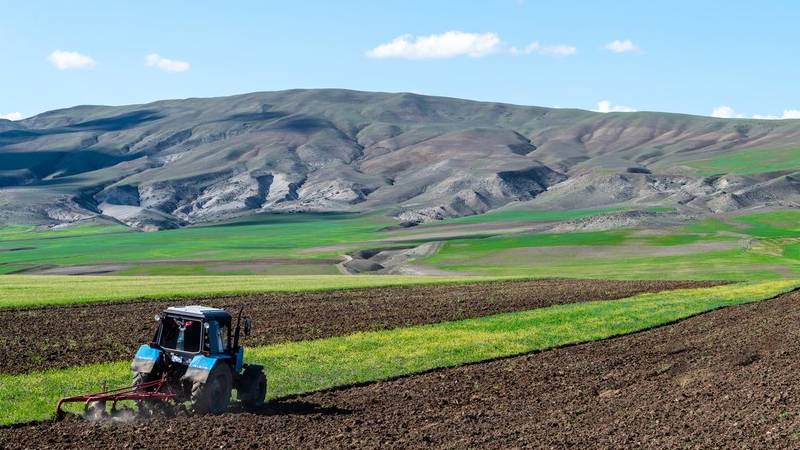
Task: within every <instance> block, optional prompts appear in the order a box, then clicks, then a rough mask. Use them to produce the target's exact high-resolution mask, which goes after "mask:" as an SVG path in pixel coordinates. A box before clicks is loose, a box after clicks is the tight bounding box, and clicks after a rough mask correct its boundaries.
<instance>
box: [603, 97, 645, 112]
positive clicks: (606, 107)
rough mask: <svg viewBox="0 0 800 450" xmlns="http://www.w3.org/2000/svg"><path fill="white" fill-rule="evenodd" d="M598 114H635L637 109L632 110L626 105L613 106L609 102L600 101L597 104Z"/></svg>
mask: <svg viewBox="0 0 800 450" xmlns="http://www.w3.org/2000/svg"><path fill="white" fill-rule="evenodd" d="M595 111H596V112H601V113H610V112H635V111H636V109H635V108H631V107H630V106H625V105H613V104H611V102H610V101H608V100H600V101H599V102H597V109H595Z"/></svg>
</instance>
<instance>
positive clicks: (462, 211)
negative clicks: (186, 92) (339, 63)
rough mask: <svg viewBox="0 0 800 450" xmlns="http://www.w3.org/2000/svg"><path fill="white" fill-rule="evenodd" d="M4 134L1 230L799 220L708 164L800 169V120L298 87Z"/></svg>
mask: <svg viewBox="0 0 800 450" xmlns="http://www.w3.org/2000/svg"><path fill="white" fill-rule="evenodd" d="M5 122H9V121H0V222H3V223H41V224H48V225H56V224H61V223H69V222H75V221H81V220H86V219H90V218H93V217H110V218H113V219H114V220H117V221H120V222H122V223H125V224H127V225H129V226H131V227H134V228H139V229H162V228H173V227H179V226H184V225H189V224H196V223H206V222H213V221H218V220H224V219H226V218H231V217H237V216H241V215H248V214H256V213H262V212H285V211H372V210H381V211H386V212H387V213H388V214H389V215H392V216H394V217H396V218H397V219H398V220H400V221H403V222H408V223H419V222H425V221H430V220H437V219H442V218H446V217H454V216H463V215H471V214H480V213H484V212H487V211H490V210H493V209H496V208H499V207H503V206H506V205H509V204H512V203H517V202H526V203H529V204H530V206H531V207H546V208H554V209H570V208H580V207H585V206H592V207H594V206H601V205H619V204H632V205H668V206H674V207H676V208H677V209H679V210H681V211H683V210H685V211H687V212H691V213H692V214H698V213H699V214H702V213H712V212H721V211H733V210H737V209H743V208H753V207H763V206H767V207H769V206H789V207H794V206H796V205H798V204H800V190H799V189H798V182H797V180H798V179H800V176H797V175H794V172H795V170H796V169H797V167H796V166H794V165H792V164H787V167H786V168H785V170H778V171H774V170H770V171H764V172H758V171H756V172H755V173H738V172H737V171H730V172H728V173H725V172H721V173H718V174H717V173H711V174H710V173H703V164H706V165H708V163H704V162H707V161H711V162H712V163H714V164H716V163H717V162H718V160H719V161H722V163H725V158H728V157H729V156H731V155H733V156H734V157H737V155H740V154H741V151H742V150H748V149H756V150H759V149H764V152H765V153H764V154H765V155H767V154H768V155H767V156H770V155H772V156H774V155H773V154H778V156H780V157H782V158H783V157H787V156H786V155H787V154H788V155H789V156H793V155H794V154H795V152H796V151H797V150H796V149H797V148H800V121H797V120H795V121H792V120H782V121H767V120H756V119H717V118H709V117H702V116H692V115H687V114H675V113H657V112H635V113H607V114H603V113H596V112H591V111H584V110H578V109H556V108H544V107H536V106H522V105H514V104H509V103H496V102H479V101H473V100H463V99H455V98H449V97H434V96H423V95H419V94H411V93H371V92H363V91H352V90H341V89H294V90H287V91H276V92H256V93H249V94H239V95H235V96H229V97H215V98H189V99H175V100H159V101H156V102H151V103H146V104H137V105H125V106H101V105H81V106H76V107H72V108H63V109H59V110H53V111H48V112H45V113H42V114H39V115H36V116H33V117H30V118H27V119H23V120H20V121H15V122H9V123H8V124H6V123H5ZM776 152H777V153H776ZM715 158H716V159H715ZM711 166H712V168H713V167H715V166H713V164H711ZM708 170H712V169H708ZM739 172H743V171H741V170H739Z"/></svg>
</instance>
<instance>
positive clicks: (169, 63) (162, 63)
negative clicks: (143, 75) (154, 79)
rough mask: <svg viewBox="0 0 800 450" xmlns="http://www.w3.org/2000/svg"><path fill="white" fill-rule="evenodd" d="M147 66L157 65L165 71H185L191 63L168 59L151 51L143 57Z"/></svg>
mask: <svg viewBox="0 0 800 450" xmlns="http://www.w3.org/2000/svg"><path fill="white" fill-rule="evenodd" d="M144 64H145V65H146V66H147V67H157V68H159V69H161V70H163V71H165V72H186V71H187V70H189V67H191V65H190V64H189V63H188V62H186V61H179V60H177V59H168V58H164V57H163V56H161V55H159V54H157V53H151V54H149V55H147V56H146V57H145V58H144Z"/></svg>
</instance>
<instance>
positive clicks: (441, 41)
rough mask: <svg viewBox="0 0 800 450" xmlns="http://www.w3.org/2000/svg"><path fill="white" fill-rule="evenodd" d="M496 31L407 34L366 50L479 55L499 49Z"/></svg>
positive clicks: (414, 55)
mask: <svg viewBox="0 0 800 450" xmlns="http://www.w3.org/2000/svg"><path fill="white" fill-rule="evenodd" d="M499 48H500V36H498V35H497V33H465V32H463V31H448V32H446V33H442V34H431V35H428V36H412V35H410V34H406V35H403V36H398V37H396V38H394V39H392V40H391V41H390V42H387V43H385V44H381V45H379V46H377V47H375V48H373V49H372V50H369V51H368V52H367V56H368V57H370V58H404V59H434V58H452V57H454V56H462V55H466V56H470V57H473V58H479V57H481V56H486V55H488V54H491V53H494V52H496V51H498V50H499Z"/></svg>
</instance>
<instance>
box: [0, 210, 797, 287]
mask: <svg viewBox="0 0 800 450" xmlns="http://www.w3.org/2000/svg"><path fill="white" fill-rule="evenodd" d="M628 213H640V214H649V215H651V216H652V217H654V219H653V220H673V219H674V217H675V216H674V214H673V213H672V212H671V210H669V209H664V208H656V207H651V208H638V209H631V208H622V209H614V208H611V209H609V208H605V209H592V210H565V211H545V210H537V209H531V208H525V207H517V208H510V209H507V210H502V211H498V212H493V213H489V214H485V215H480V216H472V217H465V218H460V219H449V220H445V221H442V222H441V223H435V224H426V225H421V226H417V227H412V228H400V227H397V222H396V221H391V220H389V219H387V218H385V217H382V216H379V215H375V214H287V215H271V216H264V217H256V218H250V219H246V220H245V219H243V220H240V221H236V222H231V223H223V224H218V225H211V226H197V227H188V228H182V229H178V230H167V231H160V232H157V233H141V232H133V231H124V230H120V229H119V228H117V227H116V226H110V225H94V226H86V227H84V228H80V227H79V228H77V229H76V230H74V231H67V229H64V230H56V231H52V232H44V231H38V230H31V229H26V228H20V227H10V228H8V229H5V231H3V230H4V229H3V228H0V273H7V274H50V275H58V274H64V275H72V274H82V275H91V274H104V275H127V276H154V275H157V276H165V277H175V278H162V279H158V280H160V281H159V284H160V283H161V282H163V283H164V286H165V288H164V289H163V290H158V289H156V292H158V293H159V294H161V295H170V294H171V293H174V292H177V291H179V290H182V289H184V288H183V287H181V288H175V289H171V288H170V287H169V286H170V285H175V286H177V285H178V284H180V283H181V281H180V277H181V276H189V275H191V276H209V277H215V276H240V277H242V278H239V279H237V280H236V281H235V282H234V281H233V280H230V281H229V282H227V283H226V282H225V281H223V280H221V279H220V278H207V280H208V281H209V282H208V283H205V282H203V281H199V280H198V281H197V282H194V281H193V282H191V283H187V284H192V285H193V287H187V289H189V290H190V291H191V293H194V294H202V293H208V294H219V293H222V291H220V290H217V291H215V290H214V288H213V286H214V285H220V286H222V285H225V284H228V283H230V284H234V283H235V284H238V285H241V286H243V287H242V289H246V290H252V289H251V287H255V286H258V287H260V288H262V289H269V286H268V285H275V286H277V285H280V284H284V285H285V284H289V283H291V281H288V280H291V279H292V278H286V279H284V280H286V281H285V282H284V281H280V280H281V277H286V276H296V275H306V276H314V277H316V276H319V275H330V276H331V278H326V277H320V278H319V279H320V280H321V281H320V283H321V284H320V285H321V286H327V285H328V284H329V283H333V284H334V285H335V283H336V282H333V281H331V280H334V279H335V275H336V274H339V273H340V272H341V268H340V267H339V263H340V262H341V261H343V258H344V255H347V254H352V253H353V252H357V251H359V250H365V249H384V250H391V249H404V248H409V247H413V246H417V245H421V244H425V243H434V244H437V245H439V247H438V250H437V251H436V252H434V253H433V254H429V255H422V256H419V257H417V258H415V259H414V260H413V261H412V262H411V264H412V265H413V268H414V270H413V271H412V272H408V271H406V272H404V268H403V267H402V266H401V267H397V268H392V269H391V270H390V269H386V270H384V271H383V272H381V273H389V274H391V273H394V274H403V273H408V274H410V275H414V274H428V275H430V274H436V275H439V276H451V277H463V276H464V275H472V276H474V275H480V276H494V277H497V276H514V277H530V276H533V277H558V276H567V277H572V278H627V279H651V278H653V277H654V276H668V277H670V278H673V279H728V280H753V279H776V278H785V277H792V276H795V275H796V274H798V273H800V272H798V269H800V260H798V258H797V256H796V255H797V248H798V242H797V240H798V239H800V228H798V226H797V223H800V213H798V212H797V211H796V210H787V209H777V210H766V211H758V212H751V213H747V214H731V215H717V216H709V217H698V218H696V219H694V220H691V221H683V222H681V223H675V224H671V225H659V226H654V225H648V224H647V223H644V224H640V225H635V224H633V225H631V226H612V227H610V228H608V229H602V228H601V229H594V228H592V226H591V225H592V224H593V223H603V222H602V221H609V222H611V223H613V221H616V220H622V218H624V217H625V216H624V215H625V214H628ZM659 218H661V219H659ZM564 224H578V225H581V224H589V225H590V226H588V227H586V229H581V228H579V229H576V230H569V231H561V228H559V227H563V226H564ZM104 227H110V228H107V229H105V228H104ZM104 229H105V230H106V231H102V230H104ZM598 262H602V264H597V263H598ZM416 272H419V273H416ZM250 275H259V277H256V278H254V279H253V280H252V281H248V278H247V277H248V276H250ZM263 276H269V277H274V278H265V277H263ZM17 280H24V278H18V279H17ZM255 280H258V281H255ZM262 280H271V281H262ZM326 280H327V281H326ZM406 281H409V280H406ZM397 282H404V281H402V280H401V279H398V280H397ZM76 283H80V282H77V281H76ZM114 283H119V285H122V284H124V283H123V281H122V280H116V281H114ZM262 283H265V284H262ZM342 283H344V284H348V283H352V284H357V282H354V281H342ZM364 283H366V284H370V283H373V282H371V281H365V282H364ZM148 284H154V283H150V282H148V281H146V279H142V280H137V281H136V282H135V283H131V287H133V286H134V285H135V286H141V292H137V291H136V290H131V291H130V295H128V296H129V297H130V296H139V295H144V296H147V295H150V292H153V291H152V289H151V288H149V287H148ZM314 284H316V283H314ZM334 285H331V287H336V286H334ZM61 286H62V287H63V288H64V291H65V294H64V295H66V296H71V295H77V294H74V292H83V290H82V289H81V288H80V287H79V286H75V287H74V288H73V286H71V283H70V282H65V283H64V284H61ZM351 286H352V285H351ZM108 287H109V288H111V292H112V294H111V296H112V297H114V296H117V294H116V293H114V289H113V286H108ZM339 287H347V286H345V285H342V286H339ZM52 289H57V287H52ZM226 289H227V288H225V290H226ZM32 292H35V291H32ZM55 294H56V293H55V292H52V291H51V292H49V293H48V298H49V297H50V296H51V295H55ZM0 295H2V293H0ZM32 295H33V294H32ZM81 295H88V296H90V295H91V294H89V293H86V294H81ZM55 297H59V296H58V295H55ZM0 301H2V299H0Z"/></svg>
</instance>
